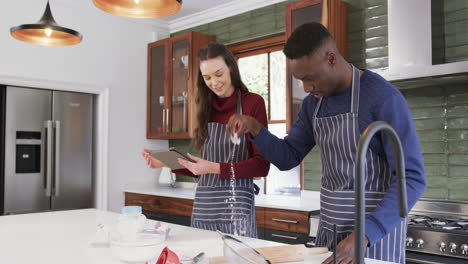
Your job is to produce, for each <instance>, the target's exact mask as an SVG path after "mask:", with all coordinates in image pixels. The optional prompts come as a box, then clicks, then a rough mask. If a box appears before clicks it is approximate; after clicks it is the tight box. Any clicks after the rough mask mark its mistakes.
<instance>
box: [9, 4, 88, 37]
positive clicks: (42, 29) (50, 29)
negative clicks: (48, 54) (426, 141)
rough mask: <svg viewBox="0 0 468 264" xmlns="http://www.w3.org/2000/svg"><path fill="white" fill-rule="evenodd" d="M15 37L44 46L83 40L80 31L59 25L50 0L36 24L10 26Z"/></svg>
mask: <svg viewBox="0 0 468 264" xmlns="http://www.w3.org/2000/svg"><path fill="white" fill-rule="evenodd" d="M10 34H11V36H13V37H14V38H15V39H18V40H21V41H25V42H29V43H32V44H37V45H43V46H69V45H75V44H78V43H80V42H81V40H82V39H83V35H81V34H80V33H79V32H77V31H75V30H73V29H69V28H65V27H61V26H59V25H58V24H57V23H56V22H55V20H54V17H53V16H52V12H51V11H50V6H49V1H47V6H46V9H45V11H44V14H43V15H42V17H41V19H40V20H39V21H38V22H37V23H36V24H23V25H19V26H16V27H12V28H10Z"/></svg>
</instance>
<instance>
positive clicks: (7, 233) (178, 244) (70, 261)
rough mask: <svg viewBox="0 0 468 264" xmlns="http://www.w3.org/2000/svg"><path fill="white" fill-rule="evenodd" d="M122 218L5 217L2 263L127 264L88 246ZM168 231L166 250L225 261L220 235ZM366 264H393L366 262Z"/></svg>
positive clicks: (88, 213)
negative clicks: (99, 226) (98, 229)
mask: <svg viewBox="0 0 468 264" xmlns="http://www.w3.org/2000/svg"><path fill="white" fill-rule="evenodd" d="M117 216H118V214H116V213H111V212H105V211H98V210H95V209H83V210H72V211H59V212H47V213H35V214H24V215H8V216H0V249H1V254H0V263H15V264H32V263H34V264H42V263H47V264H75V263H76V264H83V263H87V264H93V263H96V264H98V263H99V264H121V263H122V262H120V261H119V260H118V259H117V258H116V257H114V256H113V254H112V252H111V249H110V248H93V247H90V246H89V244H88V243H89V241H90V240H91V239H92V237H93V235H94V234H95V230H96V224H97V223H103V224H105V225H107V226H108V227H113V226H115V224H116V221H117ZM149 221H152V220H149ZM168 225H169V226H170V227H171V236H170V238H169V240H168V241H166V242H165V243H163V245H161V249H162V248H163V247H164V246H168V247H169V249H171V250H173V251H174V252H176V253H177V254H178V255H179V256H195V255H196V254H197V253H199V252H201V251H203V252H205V253H206V254H207V256H221V255H222V252H223V251H222V246H223V243H222V240H221V238H220V237H219V236H218V234H217V233H215V232H211V231H206V230H201V229H195V228H191V227H185V226H179V225H172V224H168ZM241 239H242V240H243V241H244V242H246V243H248V244H249V245H250V246H253V247H268V246H276V245H281V244H280V243H276V242H271V241H265V240H260V239H252V238H241ZM329 254H330V253H328V254H322V255H316V256H309V258H308V259H307V261H304V262H295V263H296V264H301V263H321V261H322V260H324V259H325V258H326V257H327V256H328V255H329ZM366 263H368V264H384V263H388V262H382V261H376V260H366Z"/></svg>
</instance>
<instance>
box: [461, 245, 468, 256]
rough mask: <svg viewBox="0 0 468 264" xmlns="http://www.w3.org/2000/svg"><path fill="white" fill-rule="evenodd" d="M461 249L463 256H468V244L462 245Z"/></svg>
mask: <svg viewBox="0 0 468 264" xmlns="http://www.w3.org/2000/svg"><path fill="white" fill-rule="evenodd" d="M460 248H461V250H462V254H463V255H466V254H468V245H467V244H462V245H461V246H460Z"/></svg>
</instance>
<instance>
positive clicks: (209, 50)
mask: <svg viewBox="0 0 468 264" xmlns="http://www.w3.org/2000/svg"><path fill="white" fill-rule="evenodd" d="M216 57H222V58H223V59H224V62H225V63H226V65H227V66H228V67H229V72H230V73H231V83H232V86H234V89H236V90H237V89H240V90H241V91H243V92H248V89H247V86H245V84H244V83H243V82H242V80H241V76H240V72H239V67H238V66H237V61H236V59H235V58H234V55H232V53H231V51H229V50H228V49H227V48H226V46H224V45H223V44H219V43H210V44H208V45H206V46H205V47H203V48H202V49H200V51H199V52H198V63H199V64H200V63H201V62H202V61H205V60H208V59H213V58H216ZM213 96H216V94H215V93H213V91H211V90H210V88H208V86H207V85H206V84H205V80H204V79H203V75H202V73H201V71H200V68H198V78H197V96H196V98H195V102H196V104H197V109H198V110H197V121H196V128H195V131H194V133H195V136H194V138H193V139H192V144H193V146H194V147H195V149H197V150H200V149H201V147H202V146H203V142H204V141H205V139H206V136H207V134H208V121H209V119H210V117H211V100H212V99H213Z"/></svg>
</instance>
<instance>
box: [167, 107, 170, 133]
mask: <svg viewBox="0 0 468 264" xmlns="http://www.w3.org/2000/svg"><path fill="white" fill-rule="evenodd" d="M169 110H171V109H169V108H167V109H166V115H167V116H166V132H170V129H169Z"/></svg>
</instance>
